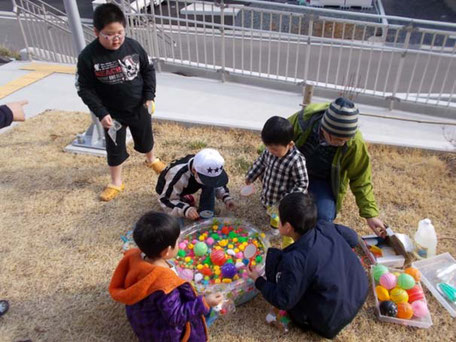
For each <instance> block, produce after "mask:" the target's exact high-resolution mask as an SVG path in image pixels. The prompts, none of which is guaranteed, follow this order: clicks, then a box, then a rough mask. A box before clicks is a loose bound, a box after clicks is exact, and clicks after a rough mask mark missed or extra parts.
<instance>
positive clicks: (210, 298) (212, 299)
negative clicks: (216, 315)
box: [205, 292, 223, 306]
mask: <svg viewBox="0 0 456 342" xmlns="http://www.w3.org/2000/svg"><path fill="white" fill-rule="evenodd" d="M205 298H206V302H207V304H208V305H209V306H217V305H219V304H220V303H221V302H222V300H223V295H222V294H221V293H220V292H217V293H211V294H210V295H207V296H205Z"/></svg>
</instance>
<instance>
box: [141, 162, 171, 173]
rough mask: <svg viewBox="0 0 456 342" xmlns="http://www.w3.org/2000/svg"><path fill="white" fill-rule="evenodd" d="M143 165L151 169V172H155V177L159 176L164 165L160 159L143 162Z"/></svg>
mask: <svg viewBox="0 0 456 342" xmlns="http://www.w3.org/2000/svg"><path fill="white" fill-rule="evenodd" d="M144 164H146V166H147V167H149V168H151V169H152V170H154V171H155V173H156V174H157V175H159V174H160V173H161V172H162V171H163V170H164V169H165V168H166V164H165V163H163V162H162V161H161V160H160V159H158V158H155V159H154V160H153V161H151V162H149V161H147V160H146V161H144Z"/></svg>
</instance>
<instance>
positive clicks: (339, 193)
mask: <svg viewBox="0 0 456 342" xmlns="http://www.w3.org/2000/svg"><path fill="white" fill-rule="evenodd" d="M328 107H329V103H315V104H310V105H308V106H306V108H305V109H304V110H301V111H299V112H297V113H295V114H293V115H292V116H290V117H289V118H288V120H289V121H290V122H291V124H292V125H293V127H294V138H293V141H294V142H295V144H296V146H297V147H298V149H300V148H301V146H303V145H304V143H305V142H306V140H307V138H308V137H309V135H310V131H311V128H312V127H313V124H314V123H316V122H317V121H319V120H320V118H321V117H322V115H323V113H324V111H325V110H326V109H327V108H328ZM371 175H372V173H371V164H370V157H369V153H368V152H367V146H366V143H365V142H364V139H363V136H362V134H361V132H360V131H359V130H358V131H357V132H356V134H355V136H354V137H353V138H352V139H350V140H349V141H348V142H347V143H346V144H345V145H343V146H341V147H338V148H337V151H336V154H335V156H334V159H333V161H332V165H331V187H332V191H333V194H334V198H336V210H337V212H339V210H340V208H341V206H342V201H343V199H344V196H345V194H346V192H347V188H348V184H349V183H350V188H351V191H352V192H353V195H355V198H356V204H357V205H358V208H359V215H360V216H361V217H364V218H371V217H377V216H378V208H377V204H376V203H375V197H374V191H373V187H372V181H371Z"/></svg>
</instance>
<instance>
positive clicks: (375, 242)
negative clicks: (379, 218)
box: [360, 235, 405, 268]
mask: <svg viewBox="0 0 456 342" xmlns="http://www.w3.org/2000/svg"><path fill="white" fill-rule="evenodd" d="M361 240H362V242H361V243H360V246H361V248H362V249H363V251H364V253H365V254H366V256H367V258H368V259H369V262H370V263H371V264H374V265H375V264H382V265H385V266H387V267H396V268H399V267H403V266H404V263H405V256H403V255H400V254H398V253H397V252H396V251H394V249H393V248H392V247H391V246H390V245H389V244H388V241H387V240H385V239H383V238H381V237H378V236H377V235H365V236H362V237H361ZM371 246H377V247H379V248H380V249H382V251H383V252H384V254H383V255H382V256H376V255H374V254H373V253H372V252H371V250H370V249H369V248H370V247H371ZM385 251H388V253H385Z"/></svg>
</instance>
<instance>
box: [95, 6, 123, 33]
mask: <svg viewBox="0 0 456 342" xmlns="http://www.w3.org/2000/svg"><path fill="white" fill-rule="evenodd" d="M111 23H121V24H122V26H123V27H125V26H127V21H126V20H125V16H124V14H123V12H122V10H121V9H120V8H119V6H116V5H114V4H103V5H100V6H98V7H97V8H95V11H94V12H93V26H94V27H95V28H96V29H97V30H98V31H101V30H103V29H104V27H105V26H106V25H109V24H111Z"/></svg>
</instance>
